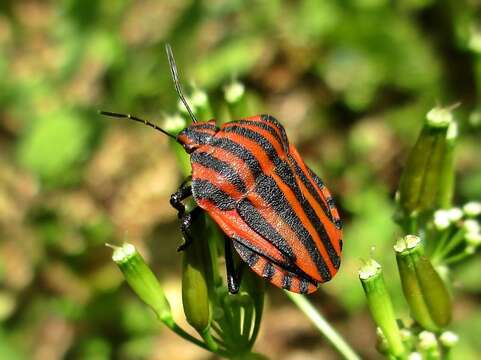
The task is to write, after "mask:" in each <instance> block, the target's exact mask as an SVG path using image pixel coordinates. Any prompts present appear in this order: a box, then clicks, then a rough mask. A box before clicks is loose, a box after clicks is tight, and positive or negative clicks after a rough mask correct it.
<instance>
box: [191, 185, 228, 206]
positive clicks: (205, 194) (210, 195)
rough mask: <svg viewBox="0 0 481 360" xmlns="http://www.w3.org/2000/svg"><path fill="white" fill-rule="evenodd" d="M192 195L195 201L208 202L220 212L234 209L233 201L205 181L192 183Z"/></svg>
mask: <svg viewBox="0 0 481 360" xmlns="http://www.w3.org/2000/svg"><path fill="white" fill-rule="evenodd" d="M192 195H193V197H194V199H195V200H196V201H198V200H209V201H211V202H212V203H213V204H214V206H215V207H217V208H219V209H220V210H222V211H228V210H232V209H234V208H235V200H234V199H233V198H231V197H230V196H229V195H227V194H226V193H225V192H224V191H222V190H221V189H219V188H218V187H216V186H215V185H213V184H211V183H210V182H209V181H207V180H198V179H194V180H193V181H192Z"/></svg>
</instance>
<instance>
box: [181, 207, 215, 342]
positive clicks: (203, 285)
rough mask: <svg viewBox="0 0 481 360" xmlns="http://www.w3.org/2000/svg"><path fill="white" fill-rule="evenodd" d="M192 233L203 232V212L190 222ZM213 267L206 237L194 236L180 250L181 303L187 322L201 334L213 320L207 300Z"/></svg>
mask: <svg viewBox="0 0 481 360" xmlns="http://www.w3.org/2000/svg"><path fill="white" fill-rule="evenodd" d="M192 229H193V233H194V234H203V233H205V230H204V229H205V221H204V215H202V216H200V217H199V220H198V221H195V223H194V224H192ZM211 276H212V267H211V265H210V255H209V247H208V244H207V240H206V239H204V237H202V236H198V237H196V238H195V239H193V242H192V244H190V245H189V246H188V247H187V248H186V249H185V250H184V252H183V261H182V304H183V306H184V313H185V317H186V319H187V321H188V322H189V324H190V325H191V326H192V327H193V328H194V329H196V330H197V331H198V332H199V333H200V334H201V335H202V334H205V332H206V331H207V330H208V329H209V327H210V322H211V319H212V311H211V304H210V300H209V293H210V291H211V290H210V289H211V288H212V281H211Z"/></svg>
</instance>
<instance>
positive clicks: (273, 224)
mask: <svg viewBox="0 0 481 360" xmlns="http://www.w3.org/2000/svg"><path fill="white" fill-rule="evenodd" d="M166 51H167V57H168V60H169V64H170V70H171V73H172V78H173V81H174V86H175V89H176V91H177V94H178V95H179V98H180V100H181V101H182V102H183V104H184V105H185V107H186V109H187V111H188V113H189V115H190V117H191V119H192V124H191V125H190V126H188V127H187V128H185V129H183V130H182V131H181V132H180V133H179V134H177V135H173V134H170V133H168V132H167V131H165V130H163V129H162V128H160V127H158V126H157V125H155V124H153V123H151V122H149V121H146V120H142V119H140V118H138V117H135V116H132V115H127V114H119V113H113V112H106V111H103V112H101V113H102V114H103V115H107V116H112V117H119V118H128V119H131V120H134V121H138V122H142V123H144V124H146V125H148V126H151V127H153V128H154V129H156V130H158V131H160V132H162V133H164V134H166V135H167V136H169V137H172V138H174V139H175V140H176V141H177V142H179V143H180V144H181V145H182V146H183V147H184V149H185V151H186V152H187V153H188V154H190V159H191V164H192V179H191V181H188V182H185V183H184V184H183V185H181V186H180V188H179V189H178V191H176V192H175V193H174V194H172V196H171V200H170V203H171V205H172V206H173V207H174V208H175V209H176V210H177V211H178V215H179V218H180V219H181V231H182V234H183V236H184V239H185V242H184V244H183V245H181V246H180V247H179V250H183V249H184V248H185V247H186V246H188V245H189V243H190V242H191V241H193V240H192V236H191V233H190V226H191V223H192V220H193V217H195V216H196V214H198V213H199V210H200V209H202V210H204V211H205V212H207V214H208V215H209V216H210V217H211V218H212V219H213V220H214V221H215V222H216V223H217V225H218V226H219V227H220V229H221V230H222V231H223V232H224V234H225V238H226V241H225V249H226V267H227V278H228V279H227V284H228V287H229V291H230V292H231V293H235V292H237V291H238V289H239V282H240V279H239V276H238V275H239V273H240V271H238V270H239V269H235V268H234V267H235V266H234V262H233V259H232V250H231V248H232V246H233V247H234V249H235V250H236V251H237V253H238V254H239V256H240V257H241V259H242V260H243V261H244V262H245V263H246V264H247V265H248V266H249V267H250V268H251V269H252V270H253V271H254V272H256V273H257V274H258V275H260V276H262V277H263V278H265V279H266V280H268V281H269V282H271V283H272V284H274V285H275V286H277V287H280V288H283V289H287V290H290V291H293V292H296V293H311V292H314V291H315V290H316V289H317V287H318V285H319V284H320V283H323V282H326V281H329V280H330V279H331V278H332V277H333V276H334V275H335V274H336V272H337V270H338V269H339V266H340V263H341V250H342V230H341V228H342V222H341V220H340V218H339V213H338V211H337V209H336V206H335V204H334V200H333V198H332V196H331V194H330V192H329V190H328V189H327V188H326V186H325V185H324V183H323V182H322V180H321V179H320V178H319V177H318V176H317V175H316V174H314V172H313V171H312V170H311V169H309V167H308V166H307V165H306V164H305V163H304V161H303V160H302V158H301V156H300V155H299V153H298V151H297V150H296V148H295V147H294V145H292V144H289V141H288V139H287V135H286V132H285V130H284V127H283V126H282V125H281V124H280V123H279V121H277V120H276V119H275V118H274V117H272V116H270V115H257V116H252V117H248V118H244V119H241V120H234V121H231V122H228V123H225V124H224V125H222V126H220V127H218V126H217V125H216V121H215V120H209V121H206V122H199V121H197V119H196V117H195V115H194V113H193V112H192V110H191V108H190V107H189V104H188V103H187V101H186V99H185V97H184V95H183V91H182V87H181V85H180V81H179V77H178V73H177V68H176V64H175V60H174V57H173V54H172V49H171V48H170V46H169V45H166ZM190 196H192V197H193V198H194V200H195V202H196V203H197V205H198V207H196V208H195V209H194V210H192V211H191V212H186V210H185V206H184V204H183V201H184V200H185V199H187V198H188V197H190Z"/></svg>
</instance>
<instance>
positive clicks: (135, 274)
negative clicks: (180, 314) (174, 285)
mask: <svg viewBox="0 0 481 360" xmlns="http://www.w3.org/2000/svg"><path fill="white" fill-rule="evenodd" d="M112 248H113V249H114V253H113V255H112V260H113V261H115V263H116V264H117V265H118V267H119V268H120V270H121V271H122V273H123V274H124V276H125V279H126V280H127V282H128V284H129V285H130V287H131V288H132V290H134V292H135V293H136V294H137V295H138V296H139V297H140V298H141V299H142V300H143V301H144V302H145V303H146V304H147V305H149V306H150V307H151V308H152V309H153V310H154V312H155V313H156V314H157V316H158V317H159V319H160V320H161V321H162V322H164V323H169V324H172V323H173V322H174V320H173V318H172V313H171V311H170V305H169V302H168V301H167V298H166V297H165V294H164V291H163V290H162V287H161V286H160V283H159V281H158V280H157V278H156V277H155V275H154V273H153V272H152V270H150V268H149V267H148V266H147V264H146V263H145V261H144V259H143V258H142V256H140V254H139V253H138V252H137V250H136V249H135V247H134V246H133V245H132V244H124V245H122V247H113V246H112Z"/></svg>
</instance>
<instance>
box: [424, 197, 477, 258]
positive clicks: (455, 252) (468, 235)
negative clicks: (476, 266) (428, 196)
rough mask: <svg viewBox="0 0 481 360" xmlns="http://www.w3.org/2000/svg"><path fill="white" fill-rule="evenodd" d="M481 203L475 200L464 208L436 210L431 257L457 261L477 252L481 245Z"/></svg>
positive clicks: (431, 238) (429, 239)
mask: <svg viewBox="0 0 481 360" xmlns="http://www.w3.org/2000/svg"><path fill="white" fill-rule="evenodd" d="M480 215H481V203H479V202H475V201H471V202H468V203H466V204H465V205H464V206H463V207H462V208H457V207H455V208H451V209H446V210H444V209H441V210H437V211H435V212H434V215H433V219H432V225H433V226H432V228H433V231H432V232H431V233H429V236H428V241H429V242H430V243H431V244H432V248H433V250H432V254H431V259H432V260H433V262H434V263H436V264H453V263H456V262H459V261H461V260H464V259H465V258H466V257H468V256H470V255H472V254H474V253H475V252H476V250H477V249H478V248H479V247H480V246H481V225H480V222H479V219H478V218H479V216H480Z"/></svg>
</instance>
